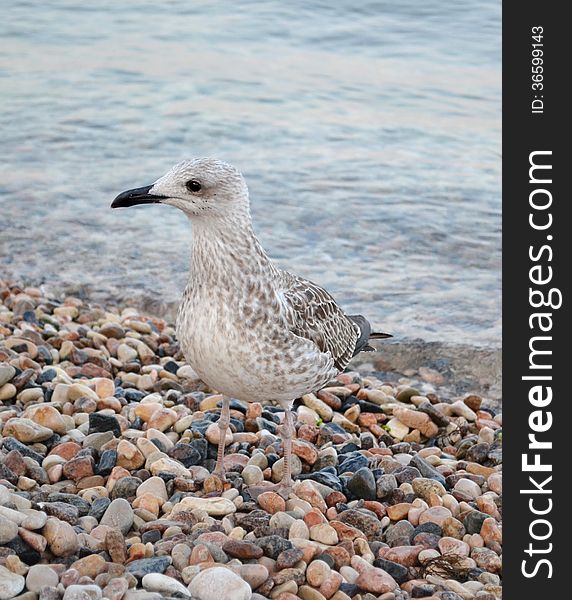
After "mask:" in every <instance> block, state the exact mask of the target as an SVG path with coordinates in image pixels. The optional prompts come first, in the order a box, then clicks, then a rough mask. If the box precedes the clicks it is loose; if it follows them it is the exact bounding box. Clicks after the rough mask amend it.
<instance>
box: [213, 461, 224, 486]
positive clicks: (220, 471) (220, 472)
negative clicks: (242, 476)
mask: <svg viewBox="0 0 572 600" xmlns="http://www.w3.org/2000/svg"><path fill="white" fill-rule="evenodd" d="M211 477H217V478H218V479H220V480H221V481H222V482H223V483H226V474H225V470H224V467H223V466H222V465H218V464H217V465H216V466H215V468H214V471H213V472H212V473H211Z"/></svg>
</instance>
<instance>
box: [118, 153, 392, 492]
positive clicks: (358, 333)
mask: <svg viewBox="0 0 572 600" xmlns="http://www.w3.org/2000/svg"><path fill="white" fill-rule="evenodd" d="M139 204H167V205H169V206H174V207H176V208H179V209H180V210H182V211H183V212H184V213H185V215H187V217H188V218H189V219H190V221H191V224H192V233H193V235H192V248H191V268H190V274H189V280H188V283H187V286H186V288H185V290H184V293H183V298H182V301H181V303H180V305H179V309H178V313H177V320H176V333H177V337H178V339H179V342H180V345H181V350H182V352H183V355H184V357H185V359H186V360H187V362H188V363H189V364H190V365H191V367H193V369H194V370H195V371H196V373H197V374H198V376H199V377H200V378H201V379H202V380H203V381H204V382H205V383H206V384H207V385H208V386H209V387H210V388H212V389H213V390H216V391H217V392H219V393H220V394H222V396H223V400H222V408H221V413H220V418H219V421H218V427H219V443H218V452H217V461H216V466H215V469H214V471H213V474H214V475H216V476H218V477H219V478H220V479H221V480H223V481H224V480H225V473H224V464H223V459H224V447H225V435H226V432H227V428H228V427H229V425H230V399H231V398H237V399H239V400H243V401H247V402H262V401H267V400H271V401H274V402H276V403H277V404H279V405H280V406H281V407H282V408H283V409H284V411H285V414H284V419H283V422H282V425H281V427H280V429H279V433H280V435H281V437H282V445H283V456H284V471H283V477H282V480H281V481H280V482H279V483H278V484H277V486H276V491H277V492H278V493H279V494H281V495H282V496H283V497H285V498H288V497H289V495H290V492H291V491H292V484H293V481H292V461H291V456H292V439H293V436H294V435H295V433H296V426H295V421H294V413H293V411H292V405H293V402H294V400H295V399H296V398H299V397H302V396H303V395H305V394H309V393H312V392H316V391H318V390H319V389H321V388H322V387H324V385H325V384H326V383H328V382H330V381H331V380H333V379H334V378H335V377H336V376H337V375H338V374H339V373H341V372H342V371H343V370H344V369H345V367H346V366H347V364H348V363H349V361H350V360H351V358H352V357H353V356H355V355H356V354H358V353H359V352H362V351H372V350H374V348H373V347H372V346H370V344H369V340H370V339H373V338H388V337H391V335H389V334H386V333H373V332H372V330H371V326H370V324H369V322H368V321H367V320H366V319H365V317H363V316H361V315H346V314H345V313H344V312H343V310H342V309H341V308H340V307H339V306H338V304H337V303H336V301H335V300H334V298H333V297H332V296H331V295H330V294H329V293H328V292H327V291H326V290H324V289H323V288H321V287H320V286H318V285H316V284H315V283H313V282H311V281H308V280H307V279H304V278H302V277H298V276H297V275H294V274H292V273H289V272H288V271H283V270H281V269H278V268H277V267H276V266H275V265H274V264H273V262H272V261H271V259H270V258H269V257H268V255H267V254H266V252H265V251H264V250H263V248H262V246H261V245H260V242H259V241H258V239H257V238H256V236H255V234H254V231H253V227H252V219H251V215H250V201H249V194H248V188H247V185H246V181H245V179H244V177H243V176H242V175H241V173H240V172H239V171H238V170H237V169H236V168H234V167H233V166H231V165H229V164H228V163H226V162H223V161H220V160H216V159H213V158H194V159H191V160H185V161H183V162H180V163H178V164H177V165H175V166H174V167H173V168H172V169H171V170H170V171H168V172H167V173H166V174H165V175H164V176H163V177H160V178H159V179H157V181H155V183H153V184H152V185H147V186H145V187H140V188H136V189H131V190H128V191H126V192H123V193H121V194H119V195H118V196H117V197H116V198H115V200H113V203H112V204H111V208H122V207H129V206H135V205H139Z"/></svg>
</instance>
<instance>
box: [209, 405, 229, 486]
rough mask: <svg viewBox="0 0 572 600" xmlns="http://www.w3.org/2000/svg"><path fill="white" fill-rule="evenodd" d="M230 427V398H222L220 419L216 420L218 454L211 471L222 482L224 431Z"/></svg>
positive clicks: (223, 478)
mask: <svg viewBox="0 0 572 600" xmlns="http://www.w3.org/2000/svg"><path fill="white" fill-rule="evenodd" d="M229 425H230V398H229V397H228V396H223V397H222V408H221V410H220V417H219V419H218V428H219V440H218V452H217V457H216V465H215V468H214V471H213V475H216V476H217V477H218V478H219V479H221V480H222V481H225V476H224V462H223V461H224V447H225V443H224V442H225V438H226V430H227V429H228V426H229Z"/></svg>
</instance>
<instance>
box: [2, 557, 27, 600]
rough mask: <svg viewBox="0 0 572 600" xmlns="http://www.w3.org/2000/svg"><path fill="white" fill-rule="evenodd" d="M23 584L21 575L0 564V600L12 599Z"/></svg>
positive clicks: (24, 581)
mask: <svg viewBox="0 0 572 600" xmlns="http://www.w3.org/2000/svg"><path fill="white" fill-rule="evenodd" d="M25 584H26V580H25V579H24V578H23V577H22V575H18V574H16V573H12V571H9V570H8V569H7V568H6V567H3V566H1V565H0V600H12V598H15V597H16V596H17V595H18V594H19V593H20V592H21V591H22V590H23V589H24V586H25Z"/></svg>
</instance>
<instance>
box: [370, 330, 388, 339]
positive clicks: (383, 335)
mask: <svg viewBox="0 0 572 600" xmlns="http://www.w3.org/2000/svg"><path fill="white" fill-rule="evenodd" d="M392 337H393V336H392V335H391V333H381V332H375V331H374V332H372V333H370V334H369V339H370V340H384V339H386V338H392Z"/></svg>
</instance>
